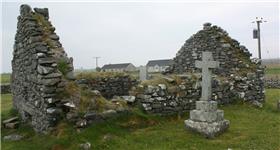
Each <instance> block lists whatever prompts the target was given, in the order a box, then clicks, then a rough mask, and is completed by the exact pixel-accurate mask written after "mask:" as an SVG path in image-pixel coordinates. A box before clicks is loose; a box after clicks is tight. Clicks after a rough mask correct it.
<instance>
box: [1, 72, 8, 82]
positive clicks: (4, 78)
mask: <svg viewBox="0 0 280 150" xmlns="http://www.w3.org/2000/svg"><path fill="white" fill-rule="evenodd" d="M10 81H11V74H10V73H3V74H1V82H0V83H10Z"/></svg>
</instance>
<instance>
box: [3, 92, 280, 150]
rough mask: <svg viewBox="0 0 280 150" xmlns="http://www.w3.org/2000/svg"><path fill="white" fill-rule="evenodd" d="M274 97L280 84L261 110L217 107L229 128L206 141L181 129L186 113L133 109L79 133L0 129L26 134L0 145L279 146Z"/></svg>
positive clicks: (215, 149) (23, 148) (9, 149)
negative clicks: (160, 113) (156, 113)
mask: <svg viewBox="0 0 280 150" xmlns="http://www.w3.org/2000/svg"><path fill="white" fill-rule="evenodd" d="M279 97H280V89H268V90H266V103H265V105H264V107H263V108H262V109H259V108H255V107H253V106H250V105H248V104H244V103H237V104H233V105H227V106H222V107H221V109H223V110H224V111H225V118H226V119H228V120H230V122H231V123H230V128H229V130H228V131H227V132H225V133H224V134H222V135H220V136H219V137H217V138H215V139H212V140H209V139H205V138H204V137H202V136H200V135H198V134H194V133H192V132H190V131H188V130H186V129H185V127H184V123H183V121H184V120H185V119H187V118H188V113H186V114H184V115H182V116H181V117H179V116H169V117H159V116H151V115H147V114H144V113H143V112H141V111H140V110H134V111H133V113H132V114H128V115H123V116H120V117H118V118H115V119H111V120H108V121H106V122H103V123H98V124H94V125H91V126H90V127H88V128H86V129H84V130H81V132H80V133H79V132H76V131H75V129H73V128H72V126H71V125H70V124H69V123H65V122H63V123H61V124H60V125H59V126H58V127H57V129H56V130H55V131H54V132H52V133H50V134H49V135H42V134H35V133H34V131H32V129H31V128H30V127H28V126H21V127H20V128H19V129H18V130H7V129H2V136H3V135H7V134H10V133H20V134H22V135H25V136H26V137H25V139H23V140H21V141H19V142H6V141H2V149H3V150H13V149H17V150H32V149H40V150H44V149H60V150H62V149H70V150H76V149H79V148H78V145H79V143H83V142H87V141H88V142H90V143H91V144H92V149H94V150H101V149H113V150H118V149H119V150H124V149H128V150H132V149H133V150H142V149H154V150H165V149H190V150H192V149H193V150H205V149H207V150H220V149H223V150H225V149H228V148H232V149H234V150H244V149H254V150H279V149H280V142H279V141H280V136H279V135H280V112H279V111H277V110H276V102H277V100H278V99H279ZM1 103H2V104H1V107H2V114H5V113H7V110H8V108H10V107H11V99H10V95H2V101H1ZM3 107H5V109H3Z"/></svg>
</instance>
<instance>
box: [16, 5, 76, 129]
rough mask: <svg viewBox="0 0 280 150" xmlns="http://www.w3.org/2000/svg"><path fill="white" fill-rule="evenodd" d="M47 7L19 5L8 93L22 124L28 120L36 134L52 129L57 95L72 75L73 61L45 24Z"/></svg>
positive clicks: (57, 116) (59, 111)
mask: <svg viewBox="0 0 280 150" xmlns="http://www.w3.org/2000/svg"><path fill="white" fill-rule="evenodd" d="M48 19H49V13H48V9H47V8H34V11H33V10H32V9H31V7H30V6H28V5H21V7H20V16H18V24H17V33H16V36H15V44H14V52H13V60H12V71H13V72H12V78H11V90H12V94H13V104H14V107H15V108H16V109H17V110H18V111H19V113H20V115H21V119H22V121H29V120H30V121H31V124H32V126H33V128H34V129H35V130H36V131H38V132H44V131H47V130H48V129H49V128H51V127H53V126H54V125H55V124H56V122H57V121H58V120H59V119H60V116H61V115H62V113H63V112H62V111H63V110H62V105H63V104H62V102H61V101H60V99H59V98H58V97H57V94H58V93H60V92H61V91H63V90H64V85H65V82H66V80H64V78H63V76H64V75H65V76H66V77H69V78H71V77H72V74H73V64H72V63H73V60H72V58H68V57H67V54H66V53H65V52H64V49H63V47H62V45H61V43H60V42H59V37H58V36H57V35H56V33H55V32H54V31H55V28H54V27H53V26H52V24H51V22H50V21H48Z"/></svg>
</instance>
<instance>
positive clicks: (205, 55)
mask: <svg viewBox="0 0 280 150" xmlns="http://www.w3.org/2000/svg"><path fill="white" fill-rule="evenodd" d="M195 67H197V68H201V69H202V92H201V93H202V94H201V100H202V101H208V100H210V99H211V95H212V90H211V89H212V84H211V83H212V75H211V72H212V71H211V70H210V69H213V68H218V67H219V62H218V61H213V56H212V53H211V52H202V61H197V60H196V61H195Z"/></svg>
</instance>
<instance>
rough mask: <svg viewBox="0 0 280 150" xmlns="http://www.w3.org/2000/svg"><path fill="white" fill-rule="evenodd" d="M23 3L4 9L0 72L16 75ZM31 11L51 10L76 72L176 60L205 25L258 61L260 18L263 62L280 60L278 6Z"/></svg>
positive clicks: (91, 6)
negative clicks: (218, 29)
mask: <svg viewBox="0 0 280 150" xmlns="http://www.w3.org/2000/svg"><path fill="white" fill-rule="evenodd" d="M21 4H22V3H16V2H13V3H3V4H2V8H1V9H2V10H1V12H2V15H1V16H2V18H1V19H2V43H1V47H2V49H1V51H2V53H1V55H2V59H1V63H2V64H1V66H2V68H1V72H11V59H12V52H13V43H14V36H15V33H16V24H17V16H18V15H19V7H20V5H21ZM28 4H29V5H30V6H31V7H32V8H34V7H47V8H49V13H50V21H51V22H52V24H53V25H54V26H55V28H56V33H57V34H58V35H59V36H60V42H61V43H62V45H63V47H64V49H65V51H66V52H67V54H68V56H71V57H73V58H74V67H75V68H76V69H80V68H84V69H88V68H94V67H95V60H94V59H93V57H95V56H99V57H101V58H100V59H99V66H102V65H104V64H107V63H126V62H131V63H133V64H134V65H136V66H139V65H145V64H146V63H147V61H148V60H151V59H167V58H170V59H171V58H173V57H174V56H175V55H176V53H177V51H178V50H179V49H180V47H181V46H182V45H183V44H184V42H185V41H186V40H187V39H188V38H189V37H190V36H191V35H193V34H195V33H196V32H197V31H199V30H201V29H202V24H203V23H205V22H211V23H212V24H214V25H218V26H220V27H222V28H223V29H225V30H226V31H227V32H228V33H229V35H230V36H231V37H232V38H234V39H236V40H238V41H239V42H240V43H241V44H242V45H245V46H246V47H247V48H248V49H249V51H250V52H251V53H252V54H253V56H254V57H257V41H256V40H255V39H253V38H252V30H253V29H254V28H255V27H256V24H253V23H251V22H252V21H253V20H254V19H255V17H256V16H261V17H263V18H264V19H265V20H267V21H268V22H267V23H263V24H261V34H262V56H263V58H279V4H278V3H276V2H269V3H262V2H258V3H210V2H208V3H160V2H154V3H151V2H146V3H142V2H141V3H129V2H127V3H124V2H122V3H115V2H114V3H113V2H110V3H97V2H95V3H93V2H83V3H82V2H74V3H73V2H72V3H66V2H60V3H54V2H40V3H34V2H33V3H32V2H29V3H28Z"/></svg>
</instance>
